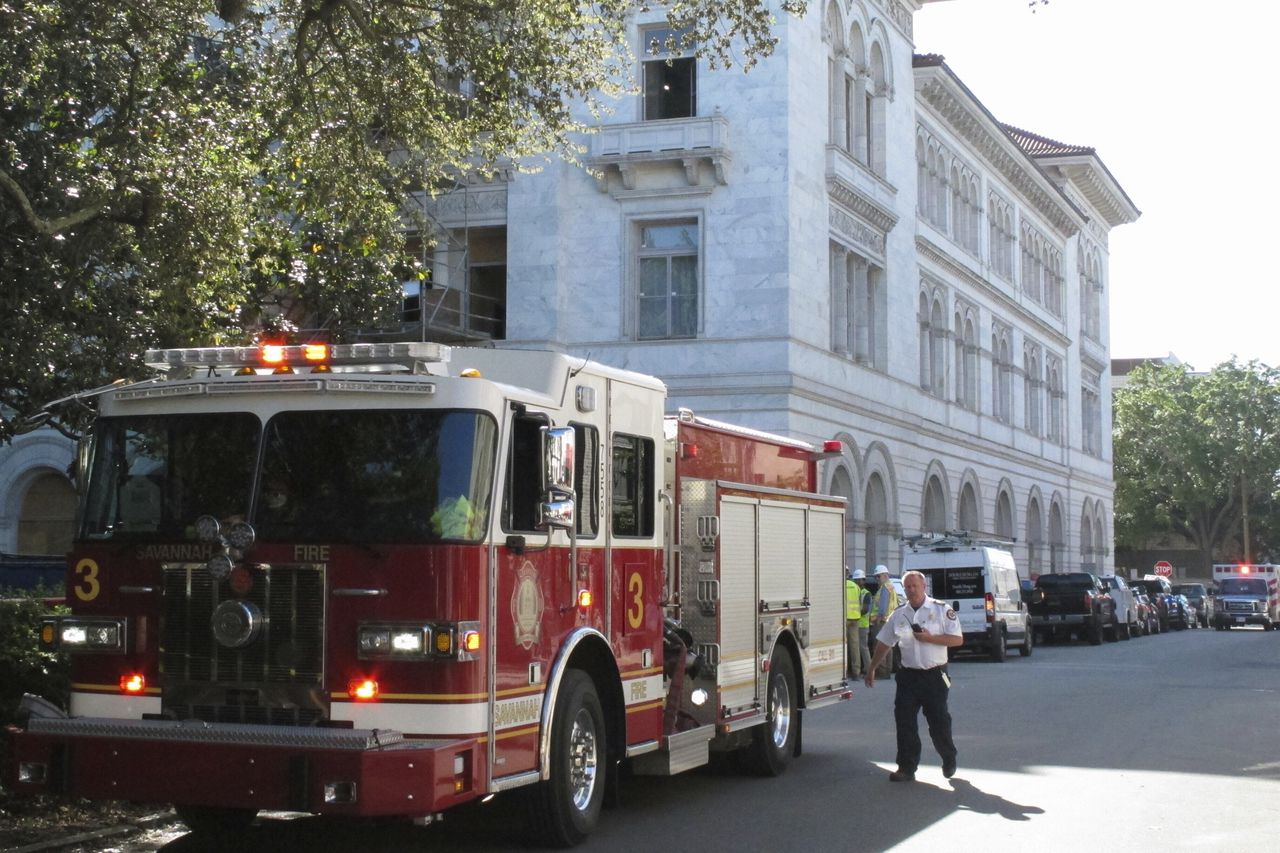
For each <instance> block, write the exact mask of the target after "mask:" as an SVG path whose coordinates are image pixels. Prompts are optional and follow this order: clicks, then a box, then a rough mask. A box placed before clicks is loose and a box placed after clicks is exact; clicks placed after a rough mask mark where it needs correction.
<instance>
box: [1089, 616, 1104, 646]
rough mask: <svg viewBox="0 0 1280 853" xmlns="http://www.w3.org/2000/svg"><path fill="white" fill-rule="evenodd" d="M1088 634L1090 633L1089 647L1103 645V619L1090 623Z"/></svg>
mask: <svg viewBox="0 0 1280 853" xmlns="http://www.w3.org/2000/svg"><path fill="white" fill-rule="evenodd" d="M1087 633H1088V639H1089V645H1091V646H1100V645H1102V619H1101V617H1098V618H1095V619H1094V620H1093V621H1092V622H1090V623H1089V630H1088V632H1087Z"/></svg>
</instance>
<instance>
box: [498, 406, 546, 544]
mask: <svg viewBox="0 0 1280 853" xmlns="http://www.w3.org/2000/svg"><path fill="white" fill-rule="evenodd" d="M548 424H549V422H548V420H547V417H546V415H516V417H515V419H514V421H513V423H512V428H511V455H510V456H509V457H508V459H507V483H506V488H505V489H504V490H503V497H502V522H503V525H504V526H505V527H506V529H507V530H517V531H522V532H533V531H536V530H537V529H538V506H539V505H540V504H541V503H542V499H543V494H542V428H543V427H544V426H547V425H548Z"/></svg>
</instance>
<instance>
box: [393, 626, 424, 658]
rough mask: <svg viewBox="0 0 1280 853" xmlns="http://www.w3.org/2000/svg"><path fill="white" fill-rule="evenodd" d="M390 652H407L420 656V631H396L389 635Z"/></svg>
mask: <svg viewBox="0 0 1280 853" xmlns="http://www.w3.org/2000/svg"><path fill="white" fill-rule="evenodd" d="M391 650H392V651H395V652H408V653H409V654H415V655H420V654H422V631H421V630H420V629H419V630H417V631H396V632H395V633H393V634H392V635H391Z"/></svg>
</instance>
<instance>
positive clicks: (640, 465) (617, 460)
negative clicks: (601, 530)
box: [613, 435, 654, 536]
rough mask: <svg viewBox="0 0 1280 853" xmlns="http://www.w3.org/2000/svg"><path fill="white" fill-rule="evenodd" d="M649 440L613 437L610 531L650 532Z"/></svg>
mask: <svg viewBox="0 0 1280 853" xmlns="http://www.w3.org/2000/svg"><path fill="white" fill-rule="evenodd" d="M653 465H654V455H653V442H652V441H650V440H648V439H645V438H638V437H636V436H629V435H615V436H614V437H613V533H614V535H615V536H652V535H653V485H654V470H653Z"/></svg>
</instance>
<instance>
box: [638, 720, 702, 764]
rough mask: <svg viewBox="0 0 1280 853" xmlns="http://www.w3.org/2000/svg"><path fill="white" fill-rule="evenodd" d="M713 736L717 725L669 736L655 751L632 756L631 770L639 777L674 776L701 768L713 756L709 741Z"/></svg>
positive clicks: (700, 727)
mask: <svg viewBox="0 0 1280 853" xmlns="http://www.w3.org/2000/svg"><path fill="white" fill-rule="evenodd" d="M714 735H715V726H699V727H698V728H696V729H691V730H689V731H687V732H676V733H675V734H673V735H667V736H666V737H664V738H663V739H662V745H661V746H660V747H659V748H658V749H657V750H656V751H655V752H647V753H645V754H644V755H637V756H636V757H635V758H632V759H631V770H632V772H634V773H635V774H636V775H637V776H674V775H675V774H677V773H683V772H684V771H686V770H692V769H693V768H695V767H701V766H702V765H704V764H706V763H707V762H708V761H709V760H710V758H711V750H710V747H709V744H710V743H711V738H712V737H713V736H714Z"/></svg>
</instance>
